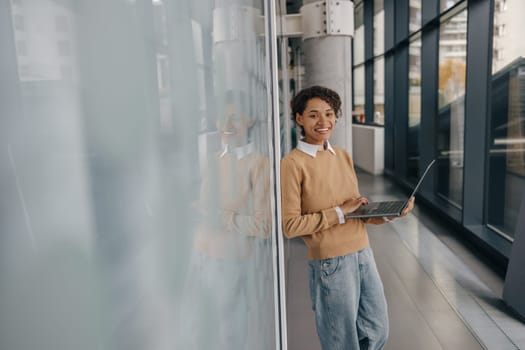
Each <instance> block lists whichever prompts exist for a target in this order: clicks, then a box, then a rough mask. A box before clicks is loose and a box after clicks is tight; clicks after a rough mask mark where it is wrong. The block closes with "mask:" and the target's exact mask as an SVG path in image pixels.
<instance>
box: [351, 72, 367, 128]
mask: <svg viewBox="0 0 525 350" xmlns="http://www.w3.org/2000/svg"><path fill="white" fill-rule="evenodd" d="M353 115H354V121H355V122H357V123H364V122H365V66H364V65H363V64H362V65H360V66H358V67H355V68H354V111H353Z"/></svg>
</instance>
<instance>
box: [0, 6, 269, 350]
mask: <svg viewBox="0 0 525 350" xmlns="http://www.w3.org/2000/svg"><path fill="white" fill-rule="evenodd" d="M264 15H265V14H264V3H263V1H256V0H254V1H242V2H241V1H234V0H232V1H217V2H214V1H211V0H210V1H204V0H202V1H174V0H173V1H171V0H152V1H147V0H142V1H121V0H105V1H86V0H79V1H67V0H65V1H54V0H39V1H33V0H32V1H15V0H11V1H2V3H1V5H0V27H1V30H0V50H1V51H2V59H1V60H0V74H1V76H2V80H1V82H0V84H1V88H0V114H1V115H2V118H1V119H0V135H1V137H0V142H2V147H1V148H2V150H4V151H3V152H2V155H1V156H0V174H1V176H0V179H1V183H0V184H1V186H2V190H1V192H2V196H1V199H0V201H1V203H2V211H1V214H0V215H1V218H0V227H1V234H0V348H2V349H9V350H17V349H43V350H45V349H50V350H51V349H53V350H55V349H86V350H93V349H127V350H132V349H238V350H244V349H272V348H275V344H276V336H277V335H276V322H275V319H276V315H275V311H274V310H276V308H275V303H276V299H275V297H274V288H273V286H274V274H273V268H272V266H273V263H274V261H273V253H272V251H273V247H274V245H275V242H274V238H273V237H274V236H273V235H272V232H271V227H272V220H271V217H272V215H271V210H270V208H271V205H270V201H271V198H270V195H269V194H270V193H272V191H271V189H270V177H271V173H272V171H273V169H272V167H271V166H270V164H271V162H270V161H269V159H270V158H271V157H272V155H271V154H269V149H270V146H269V145H270V144H271V142H272V137H270V136H269V135H268V124H269V119H270V118H271V117H272V115H271V110H269V107H268V103H267V101H268V96H269V94H270V93H271V92H272V91H271V88H270V86H271V84H270V78H269V76H268V75H267V73H266V72H267V71H268V66H267V65H268V62H269V60H268V58H267V57H266V49H267V48H266V35H265V32H264V29H261V28H262V27H263V26H261V23H263V22H262V21H261V20H262V19H264V18H265V17H264ZM232 22H234V23H235V24H236V26H231V25H230V24H231V23H232Z"/></svg>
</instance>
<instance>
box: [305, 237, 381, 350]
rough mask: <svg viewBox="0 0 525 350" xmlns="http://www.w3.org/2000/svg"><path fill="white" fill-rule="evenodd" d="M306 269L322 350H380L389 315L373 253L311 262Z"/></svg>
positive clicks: (365, 252)
mask: <svg viewBox="0 0 525 350" xmlns="http://www.w3.org/2000/svg"><path fill="white" fill-rule="evenodd" d="M309 268H310V296H311V298H312V308H313V310H314V313H315V321H316V326H317V334H318V335H319V339H320V341H321V346H322V348H323V350H359V349H360V350H363V349H367V350H376V349H382V348H383V347H384V346H385V343H386V340H387V338H388V311H387V305H386V299H385V294H384V290H383V284H382V282H381V278H380V277H379V273H378V272H377V267H376V263H375V260H374V255H373V253H372V249H371V248H370V247H366V248H365V249H363V250H360V251H358V252H355V253H352V254H348V255H344V256H339V257H335V258H329V259H323V260H313V261H310V262H309Z"/></svg>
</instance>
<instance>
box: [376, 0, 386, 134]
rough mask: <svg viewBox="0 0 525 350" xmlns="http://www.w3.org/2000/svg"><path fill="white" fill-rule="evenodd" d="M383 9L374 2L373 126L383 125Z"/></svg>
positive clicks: (381, 5) (381, 1)
mask: <svg viewBox="0 0 525 350" xmlns="http://www.w3.org/2000/svg"><path fill="white" fill-rule="evenodd" d="M384 52H385V9H384V3H383V0H374V56H375V59H374V119H373V120H374V124H379V125H384V124H385V59H384V57H383V56H382V55H383V53H384ZM378 56H380V57H378Z"/></svg>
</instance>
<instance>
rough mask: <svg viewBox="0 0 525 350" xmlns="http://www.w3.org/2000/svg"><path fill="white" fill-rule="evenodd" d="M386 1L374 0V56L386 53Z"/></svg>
mask: <svg viewBox="0 0 525 350" xmlns="http://www.w3.org/2000/svg"><path fill="white" fill-rule="evenodd" d="M383 2H384V0H374V56H377V55H382V54H383V53H384V52H385V9H384V4H383Z"/></svg>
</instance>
